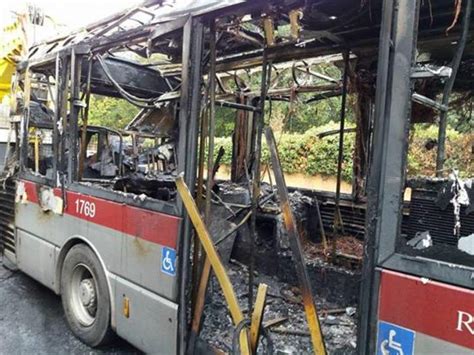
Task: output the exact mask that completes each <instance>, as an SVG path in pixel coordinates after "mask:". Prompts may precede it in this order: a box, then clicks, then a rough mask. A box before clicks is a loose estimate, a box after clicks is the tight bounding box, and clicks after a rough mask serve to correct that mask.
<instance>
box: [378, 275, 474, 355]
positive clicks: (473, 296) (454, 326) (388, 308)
mask: <svg viewBox="0 0 474 355" xmlns="http://www.w3.org/2000/svg"><path fill="white" fill-rule="evenodd" d="M379 296H380V298H379V319H380V320H382V321H386V322H389V323H392V324H396V325H400V326H402V327H405V328H409V329H412V330H414V331H416V332H421V333H423V334H426V335H430V336H432V337H435V338H438V339H443V340H445V341H448V342H450V343H454V344H458V345H461V346H464V347H467V348H469V349H474V290H469V289H464V288H461V287H456V286H451V285H447V284H443V283H440V282H435V281H428V280H426V279H421V278H420V277H414V276H409V275H404V274H401V273H397V272H393V271H387V270H384V271H383V272H382V278H381V285H380V295H379Z"/></svg>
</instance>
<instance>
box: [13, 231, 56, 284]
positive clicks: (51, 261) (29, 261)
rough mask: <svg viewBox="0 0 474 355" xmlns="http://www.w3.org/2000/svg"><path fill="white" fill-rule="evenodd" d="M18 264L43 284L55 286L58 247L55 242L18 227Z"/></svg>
mask: <svg viewBox="0 0 474 355" xmlns="http://www.w3.org/2000/svg"><path fill="white" fill-rule="evenodd" d="M16 238H17V239H16V252H17V254H16V255H17V266H18V268H19V269H20V270H22V271H24V272H25V273H27V274H28V275H30V276H31V277H33V278H34V279H36V280H37V281H39V282H41V283H42V284H43V285H45V286H47V287H49V288H52V289H54V288H55V272H54V270H55V266H56V257H57V249H56V248H55V247H54V245H53V244H51V243H48V242H46V241H44V240H42V239H39V238H38V237H36V236H34V235H32V234H30V233H28V232H25V231H23V230H20V229H17V233H16Z"/></svg>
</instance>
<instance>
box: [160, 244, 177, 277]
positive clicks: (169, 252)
mask: <svg viewBox="0 0 474 355" xmlns="http://www.w3.org/2000/svg"><path fill="white" fill-rule="evenodd" d="M161 272H164V273H165V274H168V275H171V276H175V275H176V250H174V249H171V248H167V247H163V249H162V250H161Z"/></svg>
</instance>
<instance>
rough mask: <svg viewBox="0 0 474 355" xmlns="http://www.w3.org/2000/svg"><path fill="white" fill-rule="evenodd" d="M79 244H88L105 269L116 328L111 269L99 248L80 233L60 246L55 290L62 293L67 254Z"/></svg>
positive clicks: (112, 323) (111, 310)
mask: <svg viewBox="0 0 474 355" xmlns="http://www.w3.org/2000/svg"><path fill="white" fill-rule="evenodd" d="M77 244H85V245H87V246H88V247H89V248H90V249H91V250H92V252H93V253H94V254H95V256H96V257H97V259H99V263H100V265H101V266H102V270H104V273H105V279H106V280H107V289H108V291H109V296H110V322H111V325H112V328H113V329H115V295H114V293H113V292H112V285H111V283H110V277H109V271H108V269H107V267H106V266H105V262H104V260H103V259H102V257H101V255H100V253H99V251H98V250H97V248H95V247H94V245H93V244H92V243H91V242H90V241H89V240H87V238H85V237H83V236H80V235H74V236H71V237H70V238H69V239H67V240H66V242H65V243H64V244H63V246H62V247H61V248H60V250H59V253H58V257H57V262H56V273H55V274H56V277H55V284H56V288H55V290H54V291H55V292H56V293H57V294H58V295H60V294H61V272H62V268H63V264H64V260H65V259H66V255H67V253H68V252H69V250H71V248H72V247H73V246H75V245H77Z"/></svg>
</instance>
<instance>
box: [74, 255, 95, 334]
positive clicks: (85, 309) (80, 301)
mask: <svg viewBox="0 0 474 355" xmlns="http://www.w3.org/2000/svg"><path fill="white" fill-rule="evenodd" d="M68 285H69V294H70V295H71V297H70V305H71V309H72V312H73V313H74V317H75V318H76V319H77V320H78V321H79V323H81V325H83V326H86V327H88V326H91V325H92V324H93V323H94V321H95V319H96V314H97V281H96V278H95V275H94V273H93V272H92V271H91V269H90V268H89V267H88V266H87V265H84V264H78V265H76V266H75V267H74V270H73V271H72V275H71V281H70V282H69V284H68Z"/></svg>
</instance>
